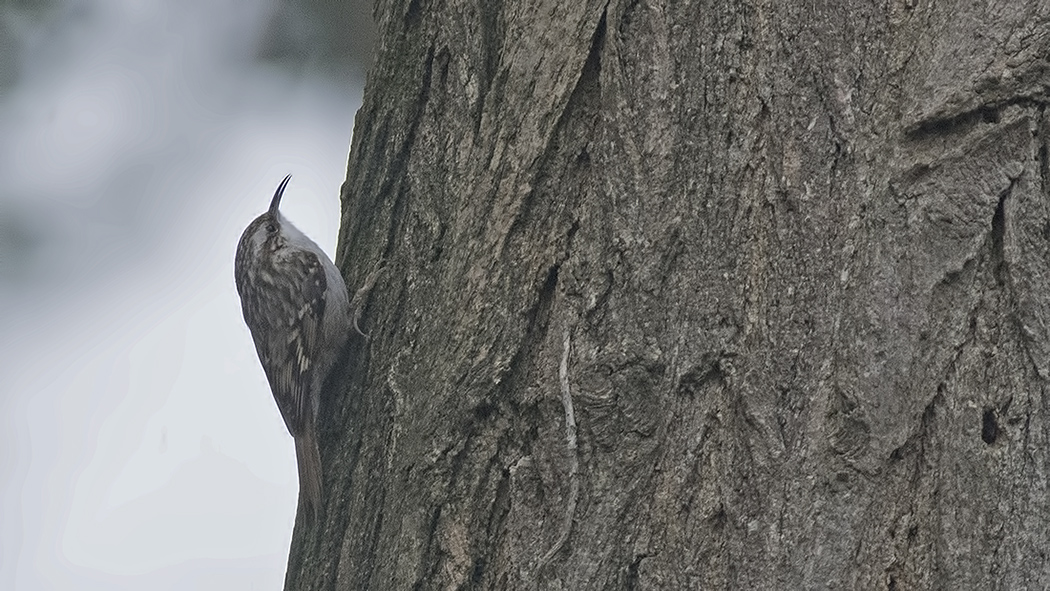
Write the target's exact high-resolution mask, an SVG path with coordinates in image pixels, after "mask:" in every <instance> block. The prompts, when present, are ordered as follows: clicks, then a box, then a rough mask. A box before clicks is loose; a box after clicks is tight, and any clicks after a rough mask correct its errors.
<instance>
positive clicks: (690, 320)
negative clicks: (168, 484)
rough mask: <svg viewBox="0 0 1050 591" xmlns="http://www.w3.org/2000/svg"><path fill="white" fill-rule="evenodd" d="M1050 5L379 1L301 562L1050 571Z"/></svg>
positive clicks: (648, 578)
mask: <svg viewBox="0 0 1050 591" xmlns="http://www.w3.org/2000/svg"><path fill="white" fill-rule="evenodd" d="M1048 13H1050V7H1048V6H1047V5H1046V4H1045V3H1034V2H1033V3H1026V2H1012V3H1011V2H1006V3H983V2H982V3H956V2H950V1H948V2H932V1H931V0H890V1H889V2H870V1H864V0H838V1H835V2H814V1H808V2H778V1H772V0H767V1H746V0H744V1H741V0H730V1H729V2H707V3H686V2H680V3H661V2H637V1H635V2H628V1H618V2H612V1H608V2H595V1H585V0H579V1H574V2H558V1H550V0H537V1H535V2H524V3H517V2H505V3H501V2H490V1H488V0H477V1H475V2H470V1H463V0H450V1H448V2H431V1H429V0H411V1H407V0H406V1H394V0H391V1H386V0H379V1H378V2H377V8H376V20H377V25H378V27H377V32H378V36H379V38H378V41H377V52H376V61H375V63H374V64H373V66H372V71H371V73H370V77H369V81H368V87H367V90H366V94H365V101H364V105H363V107H362V108H361V111H360V112H359V113H358V116H357V122H356V127H355V131H354V140H353V146H352V150H351V154H350V163H349V169H348V173H347V182H346V184H345V185H344V186H343V190H342V196H343V208H344V212H343V218H342V224H343V225H342V235H341V242H340V249H339V259H340V265H341V267H342V268H343V269H344V271H345V273H346V276H347V278H348V284H350V285H351V286H352V287H351V289H353V288H354V287H353V286H357V285H360V284H361V283H362V282H363V281H364V278H365V277H366V275H368V273H369V272H370V271H371V270H372V269H373V268H374V267H375V265H376V264H377V262H379V261H382V262H383V265H384V267H385V271H384V274H383V275H382V276H381V278H380V280H379V282H378V284H377V285H376V288H375V290H374V291H373V293H372V295H371V297H370V298H369V299H368V306H367V308H366V309H365V315H364V318H363V321H362V328H363V329H364V330H365V331H366V332H368V333H369V334H370V339H369V340H368V341H367V342H365V341H363V340H359V341H358V342H356V343H355V344H354V350H353V351H352V352H351V356H350V357H349V361H348V362H347V364H346V367H345V371H344V372H341V373H340V375H338V376H337V378H338V380H333V382H335V381H338V382H339V383H338V384H335V385H334V386H333V387H332V391H333V392H338V394H333V395H331V397H330V398H329V399H327V400H326V401H325V405H326V407H325V408H326V410H325V417H324V426H323V429H324V430H325V432H324V434H323V439H324V441H323V443H322V456H323V462H324V467H325V495H326V508H325V519H324V522H323V523H322V524H321V525H320V527H314V526H311V525H309V524H308V523H306V522H305V520H300V523H299V524H298V527H297V529H296V533H295V538H294V540H293V546H292V555H291V558H290V562H289V570H288V580H287V588H289V589H326V590H328V589H337V590H348V591H350V590H354V591H356V590H359V589H370V590H377V591H382V590H392V589H420V590H422V589H572V590H578V589H579V590H587V589H594V590H604V589H700V588H704V589H708V588H711V589H800V588H804V589H812V588H834V589H926V588H946V589H960V588H966V589H1024V588H1030V589H1041V588H1047V587H1048V586H1050V560H1047V557H1046V552H1047V549H1048V548H1050V491H1048V490H1047V489H1048V482H1047V466H1048V457H1047V449H1048V445H1047V438H1048V434H1050V431H1048V425H1047V420H1046V419H1047V410H1048V407H1050V398H1048V389H1047V384H1048V382H1047V379H1048V371H1050V367H1048V350H1050V346H1048V338H1050V333H1048V327H1047V323H1048V319H1050V309H1048V304H1050V297H1048V294H1050V266H1048V263H1047V261H1048V255H1050V213H1048V207H1047V200H1046V196H1047V192H1048V191H1047V187H1046V182H1047V179H1048V166H1047V150H1046V140H1045V137H1046V133H1047V121H1046V120H1045V117H1044V105H1045V103H1046V101H1047V87H1048V85H1050V64H1048V62H1047V61H1046V60H1045V56H1046V55H1047V53H1048V50H1050V35H1048V32H1047V31H1048V18H1050V16H1048Z"/></svg>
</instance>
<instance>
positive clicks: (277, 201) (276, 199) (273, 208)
mask: <svg viewBox="0 0 1050 591" xmlns="http://www.w3.org/2000/svg"><path fill="white" fill-rule="evenodd" d="M291 178H292V175H288V176H286V177H284V180H283V181H281V184H279V185H277V191H275V192H274V194H273V201H271V202H270V215H272V216H276V215H277V208H278V207H280V206H281V196H282V195H284V188H285V187H287V186H288V181H289V180H291Z"/></svg>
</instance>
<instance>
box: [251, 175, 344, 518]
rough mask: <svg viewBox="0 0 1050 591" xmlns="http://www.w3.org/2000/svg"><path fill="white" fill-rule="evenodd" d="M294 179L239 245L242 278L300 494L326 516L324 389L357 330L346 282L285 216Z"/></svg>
mask: <svg viewBox="0 0 1050 591" xmlns="http://www.w3.org/2000/svg"><path fill="white" fill-rule="evenodd" d="M290 178H291V175H289V176H287V177H285V179H284V181H282V182H281V184H280V186H278V188H277V191H276V192H275V193H274V197H273V200H272V201H271V203H270V209H269V210H268V211H267V212H266V213H264V214H262V215H260V216H259V217H257V218H255V220H253V221H252V223H251V224H249V225H248V227H247V228H246V229H245V231H244V234H243V235H242V236H241V240H240V242H239V243H238V245H237V255H236V258H235V260H234V277H235V280H236V283H237V293H238V294H240V297H241V309H242V311H243V313H244V322H245V323H246V324H247V325H248V329H249V330H250V331H251V333H252V339H253V340H254V341H255V350H256V352H257V353H258V354H259V361H260V362H261V363H262V366H263V371H264V372H265V373H266V379H267V380H268V381H269V383H270V389H271V390H272V392H273V397H274V400H276V401H277V407H278V408H279V409H280V411H281V416H282V417H283V418H284V423H285V426H287V427H288V432H289V433H291V434H292V437H293V438H294V439H295V452H296V460H297V463H298V466H299V489H300V495H301V496H302V497H304V498H305V500H306V502H307V503H308V504H309V505H310V506H311V507H312V511H313V515H314V517H315V519H316V518H319V517H320V511H321V507H322V499H321V484H322V478H321V458H320V450H319V448H318V438H317V416H318V412H319V410H320V403H321V389H322V386H323V384H324V381H325V379H326V378H327V377H328V374H329V373H330V372H331V369H332V365H333V364H334V363H335V360H336V357H337V356H338V354H339V351H340V350H341V349H342V347H343V345H345V343H346V339H347V337H348V336H349V329H350V326H351V321H350V313H349V302H348V297H347V291H346V284H345V283H344V282H343V278H342V276H341V275H340V274H339V272H338V270H337V269H336V268H335V265H334V264H333V263H332V261H331V260H330V259H329V258H328V256H327V255H326V254H325V253H324V251H322V250H321V249H320V248H319V247H318V246H317V244H315V243H314V242H313V241H312V240H310V239H309V238H307V237H306V236H305V235H304V234H303V233H302V232H300V231H299V230H298V229H297V228H296V227H295V226H293V225H292V224H291V223H290V222H289V221H288V220H286V219H285V218H284V216H282V215H281V214H280V212H279V210H278V208H279V206H280V201H281V196H282V195H283V193H284V189H285V187H286V186H287V184H288V180H289V179H290Z"/></svg>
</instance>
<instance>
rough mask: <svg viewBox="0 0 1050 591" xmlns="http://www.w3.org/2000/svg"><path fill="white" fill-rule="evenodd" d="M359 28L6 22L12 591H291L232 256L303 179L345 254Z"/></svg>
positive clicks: (285, 496) (158, 11) (0, 94)
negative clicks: (259, 218) (344, 203)
mask: <svg viewBox="0 0 1050 591" xmlns="http://www.w3.org/2000/svg"><path fill="white" fill-rule="evenodd" d="M370 5H371V1H370V0H364V1H360V0H355V1H354V2H339V1H337V0H329V1H327V2H322V1H320V0H289V1H284V2H277V1H273V2H265V1H248V0H190V1H176V0H167V1H164V0H82V1H72V0H71V1H59V0H52V1H50V2H40V1H36V2H33V1H20V2H19V1H15V2H11V1H8V0H5V1H4V2H3V3H0V353H2V354H0V590H9V589H10V590H35V589H58V590H64V589H75V590H81V589H87V590H93V589H98V590H114V589H116V590H123V589H135V590H138V589H148V590H168V589H171V590H175V589H179V590H183V589H202V590H208V589H222V590H230V589H254V590H270V589H273V590H276V589H280V588H281V586H282V583H283V579H284V570H285V560H286V557H287V551H288V544H289V540H290V538H291V530H292V524H293V520H294V512H295V508H296V499H297V490H298V484H297V482H296V470H295V457H294V451H293V448H292V442H291V439H290V437H289V436H288V434H287V432H286V431H285V428H284V424H283V422H282V421H281V418H280V415H279V414H278V412H277V408H276V406H275V405H274V403H273V400H272V398H271V396H270V392H269V388H268V387H267V385H266V382H265V378H264V376H263V373H262V370H261V368H260V367H259V363H258V361H257V359H256V357H255V351H254V349H253V347H252V344H251V339H250V337H249V335H248V331H247V329H246V328H245V327H244V324H243V322H242V320H241V313H240V305H239V302H238V300H237V296H236V292H235V290H234V285H233V253H234V248H235V245H236V243H237V240H238V238H239V237H240V233H241V230H242V229H243V228H244V227H245V226H246V225H247V223H248V222H249V221H250V220H251V219H252V218H253V217H255V216H256V215H258V214H259V213H261V212H262V211H263V210H264V209H265V208H266V206H267V205H268V203H269V200H270V197H271V196H272V194H273V190H274V189H275V188H276V186H277V184H278V182H280V180H281V178H282V177H283V176H284V175H285V174H289V173H290V174H292V175H293V177H292V182H291V184H290V185H289V188H288V191H287V192H286V193H285V199H284V202H283V203H282V210H283V211H284V212H285V213H286V215H287V216H288V217H289V218H290V219H292V220H293V221H295V222H296V224H297V225H298V226H299V227H300V228H301V229H302V230H304V231H305V232H306V233H307V234H309V235H311V236H312V237H313V238H314V239H315V240H316V241H317V242H318V243H319V244H320V245H321V247H322V248H324V249H325V250H327V251H328V252H329V253H330V254H331V253H333V252H334V250H335V240H336V230H337V224H338V211H339V198H338V189H339V184H340V183H341V181H342V180H343V178H344V174H345V167H346V156H347V150H348V147H349V145H350V135H351V130H352V125H353V116H354V113H355V112H356V111H357V108H358V106H359V102H360V96H361V92H362V85H363V75H364V72H365V70H366V69H367V66H368V52H369V50H370V47H371V42H372V37H371V36H372V32H371V22H370Z"/></svg>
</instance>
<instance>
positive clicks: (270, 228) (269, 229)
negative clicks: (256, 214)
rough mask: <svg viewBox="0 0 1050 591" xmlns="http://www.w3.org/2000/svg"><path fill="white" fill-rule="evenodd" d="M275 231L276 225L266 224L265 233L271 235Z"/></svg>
mask: <svg viewBox="0 0 1050 591" xmlns="http://www.w3.org/2000/svg"><path fill="white" fill-rule="evenodd" d="M276 231H277V224H275V223H273V222H266V233H268V234H273V233H274V232H276Z"/></svg>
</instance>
